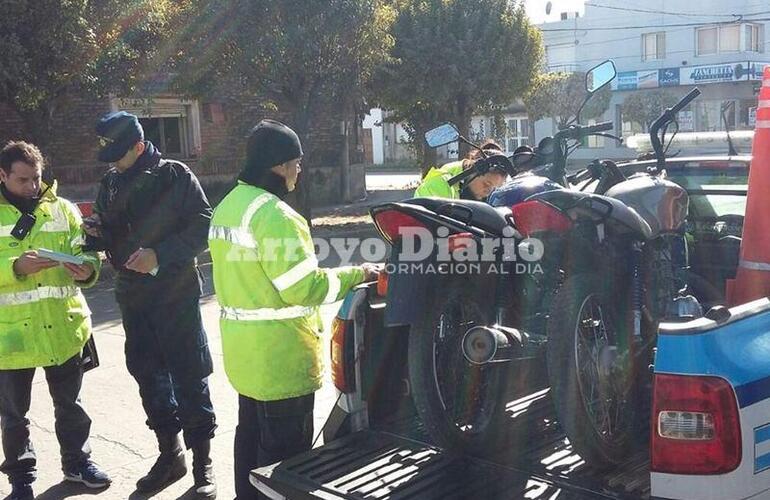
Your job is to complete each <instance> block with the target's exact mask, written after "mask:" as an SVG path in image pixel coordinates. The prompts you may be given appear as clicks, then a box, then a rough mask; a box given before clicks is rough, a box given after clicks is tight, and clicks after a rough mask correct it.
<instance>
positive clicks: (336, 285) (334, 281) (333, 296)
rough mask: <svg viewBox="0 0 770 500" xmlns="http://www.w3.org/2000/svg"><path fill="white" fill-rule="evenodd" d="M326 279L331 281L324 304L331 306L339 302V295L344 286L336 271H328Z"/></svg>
mask: <svg viewBox="0 0 770 500" xmlns="http://www.w3.org/2000/svg"><path fill="white" fill-rule="evenodd" d="M326 277H327V278H328V280H329V291H328V292H326V297H325V298H324V301H323V303H324V304H331V303H333V302H337V295H339V294H340V287H341V286H342V284H341V283H340V279H339V277H338V276H337V274H336V273H335V272H334V271H328V272H327V273H326Z"/></svg>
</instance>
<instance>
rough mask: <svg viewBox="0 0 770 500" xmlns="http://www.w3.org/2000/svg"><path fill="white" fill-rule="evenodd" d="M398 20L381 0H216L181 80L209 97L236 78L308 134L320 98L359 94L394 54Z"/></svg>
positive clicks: (198, 25)
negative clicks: (394, 22) (394, 26)
mask: <svg viewBox="0 0 770 500" xmlns="http://www.w3.org/2000/svg"><path fill="white" fill-rule="evenodd" d="M393 17H394V14H393V10H392V9H391V8H390V7H388V6H387V5H386V3H385V2H384V1H382V0H284V1H281V2H275V1H272V0H253V1H250V0H209V1H208V2H206V4H205V6H204V7H203V8H202V9H201V11H200V15H199V16H198V17H197V19H196V22H195V23H194V25H193V28H192V29H191V30H190V33H189V35H188V37H189V40H188V44H187V45H188V46H187V47H185V49H184V56H183V57H182V58H181V59H180V61H181V62H180V64H178V69H179V79H178V85H179V87H180V88H181V89H183V90H186V91H187V92H190V93H193V94H206V93H209V92H212V91H213V90H214V89H215V88H216V86H217V84H218V83H219V82H221V81H223V80H224V79H232V77H233V76H234V75H237V78H238V80H240V82H241V83H242V84H243V88H244V90H246V91H248V92H250V93H252V94H254V95H263V96H265V97H272V98H274V99H275V100H276V102H277V103H279V105H278V110H280V111H284V112H288V113H289V114H290V115H291V116H292V118H293V120H294V121H295V123H293V124H292V125H294V126H295V127H297V128H298V129H301V130H300V131H301V132H303V133H304V132H306V131H307V119H308V118H309V117H310V116H311V115H312V113H313V111H314V110H315V108H316V106H317V105H318V104H319V98H322V97H331V98H339V99H343V98H344V99H350V100H353V101H355V100H356V99H360V97H361V96H362V92H361V90H362V89H363V88H364V85H365V84H366V83H367V82H368V80H369V79H370V78H371V74H372V69H373V67H374V65H375V64H376V63H377V62H379V61H381V60H383V59H386V58H387V57H388V53H389V50H390V47H391V46H392V37H391V35H390V33H389V28H390V24H391V22H392V20H393ZM281 105H285V106H288V108H284V109H281V107H280V106H281Z"/></svg>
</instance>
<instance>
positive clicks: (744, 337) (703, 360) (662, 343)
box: [655, 311, 770, 408]
mask: <svg viewBox="0 0 770 500" xmlns="http://www.w3.org/2000/svg"><path fill="white" fill-rule="evenodd" d="M657 347H658V348H657V352H656V355H655V372H656V373H672V374H682V375H710V376H715V377H722V378H724V379H726V380H727V381H728V382H730V384H731V385H732V386H733V388H734V389H735V393H736V396H737V397H738V404H739V406H740V407H741V408H744V407H746V406H750V405H752V404H754V403H757V402H759V401H762V400H764V399H768V398H770V311H767V312H762V313H759V314H756V315H754V316H750V317H748V318H746V319H743V320H739V321H735V322H733V323H728V324H727V325H724V326H720V327H716V328H714V329H712V330H708V331H706V332H703V333H694V334H686V335H666V334H665V330H662V331H661V335H660V336H659V337H658V346H657Z"/></svg>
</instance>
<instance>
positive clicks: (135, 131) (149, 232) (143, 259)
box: [84, 111, 216, 498]
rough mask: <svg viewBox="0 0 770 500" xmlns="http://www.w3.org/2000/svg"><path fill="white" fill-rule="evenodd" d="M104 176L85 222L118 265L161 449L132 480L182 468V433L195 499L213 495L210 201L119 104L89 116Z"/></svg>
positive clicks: (119, 290)
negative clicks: (204, 278)
mask: <svg viewBox="0 0 770 500" xmlns="http://www.w3.org/2000/svg"><path fill="white" fill-rule="evenodd" d="M96 133H97V135H98V136H99V141H100V145H101V149H100V150H99V156H98V158H99V161H102V162H105V163H111V164H112V168H110V170H109V171H108V172H107V173H106V174H105V176H104V178H103V179H102V182H101V185H100V188H99V194H98V195H97V199H96V204H95V206H94V215H93V216H92V217H90V218H87V219H86V220H85V221H84V229H85V231H86V232H87V233H88V235H89V244H90V245H91V247H92V249H96V250H104V251H106V253H107V256H108V258H109V259H110V262H111V263H112V265H113V267H115V269H116V270H117V276H116V282H115V295H116V298H117V301H118V304H119V305H120V309H121V312H122V315H123V327H124V329H125V332H126V344H125V351H126V365H127V367H128V371H129V372H130V373H131V375H132V376H133V377H134V378H135V379H136V381H137V383H138V384H139V394H140V396H141V398H142V405H143V407H144V410H145V413H146V414H147V425H148V426H149V427H150V429H152V430H153V431H154V432H155V434H156V435H157V438H158V446H159V449H160V456H159V457H158V460H157V461H156V462H155V464H154V465H153V466H152V468H151V469H150V471H149V473H148V474H147V475H146V476H144V477H143V478H141V479H139V481H138V482H137V484H136V486H137V491H139V492H150V491H157V490H159V489H162V488H164V487H166V486H167V485H169V484H171V483H172V482H174V481H176V480H177V479H179V478H181V477H182V476H184V475H185V474H186V473H187V468H186V465H185V458H184V450H183V448H182V446H181V443H180V441H179V437H178V434H179V431H180V430H183V431H184V442H185V444H186V445H187V448H191V449H192V451H193V477H194V480H195V490H196V493H197V495H198V496H199V497H200V498H214V497H215V496H216V486H215V484H214V474H213V468H212V465H211V459H210V456H209V455H210V449H211V444H210V443H211V438H213V437H214V430H215V428H216V424H215V416H214V409H213V406H212V404H211V399H210V396H209V384H208V376H209V375H210V374H211V372H212V361H211V354H210V352H209V348H208V341H207V338H206V332H205V331H204V329H203V324H202V321H201V315H200V306H199V303H198V302H199V299H200V296H201V278H200V273H199V271H198V268H197V265H196V256H197V255H198V254H199V253H201V252H202V251H203V250H204V249H205V248H206V244H207V241H206V240H207V235H208V227H209V221H210V219H211V213H212V210H211V206H210V205H209V203H208V200H207V199H206V195H205V194H204V193H203V190H202V189H201V186H200V183H199V182H198V179H197V178H196V177H195V175H194V174H193V173H192V172H191V171H190V169H189V168H188V167H187V166H186V165H184V164H183V163H180V162H178V161H173V160H166V159H163V158H162V157H161V153H160V151H158V149H157V148H156V147H155V146H154V145H153V144H152V143H151V142H150V141H147V140H144V132H143V130H142V126H141V124H140V123H139V120H138V118H137V117H136V116H134V115H132V114H130V113H126V112H124V111H120V112H116V113H111V114H108V115H106V116H104V117H103V118H102V119H101V120H100V121H99V122H98V124H97V125H96Z"/></svg>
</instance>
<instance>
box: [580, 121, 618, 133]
mask: <svg viewBox="0 0 770 500" xmlns="http://www.w3.org/2000/svg"><path fill="white" fill-rule="evenodd" d="M613 128H615V125H614V124H613V123H612V122H611V121H609V122H602V123H597V124H596V125H589V126H587V127H583V132H584V133H585V134H596V133H598V132H607V131H608V130H612V129H613Z"/></svg>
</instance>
